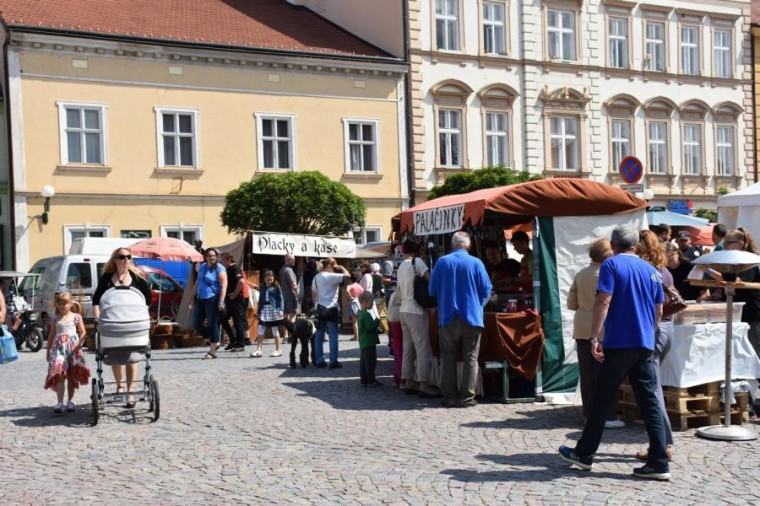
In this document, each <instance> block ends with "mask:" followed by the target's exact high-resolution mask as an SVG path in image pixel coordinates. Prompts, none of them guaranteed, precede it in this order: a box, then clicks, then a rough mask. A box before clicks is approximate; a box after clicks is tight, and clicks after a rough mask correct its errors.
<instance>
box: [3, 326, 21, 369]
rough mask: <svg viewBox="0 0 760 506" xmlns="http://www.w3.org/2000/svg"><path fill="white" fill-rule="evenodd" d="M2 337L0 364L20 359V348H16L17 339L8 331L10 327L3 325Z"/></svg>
mask: <svg viewBox="0 0 760 506" xmlns="http://www.w3.org/2000/svg"><path fill="white" fill-rule="evenodd" d="M2 333H3V335H2V337H0V364H5V363H6V362H13V361H14V360H18V349H16V339H14V337H13V335H11V333H10V332H8V327H6V326H5V325H3V326H2Z"/></svg>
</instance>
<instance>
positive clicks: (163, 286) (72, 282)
mask: <svg viewBox="0 0 760 506" xmlns="http://www.w3.org/2000/svg"><path fill="white" fill-rule="evenodd" d="M109 258H110V255H61V256H55V257H48V258H43V259H41V260H38V261H37V262H36V263H35V264H34V265H33V266H32V268H31V269H30V270H29V272H30V273H32V274H38V276H36V277H29V278H25V279H24V281H23V282H22V283H21V290H22V291H23V292H24V293H32V288H33V289H34V292H35V294H36V296H35V297H34V300H33V301H30V304H32V308H33V310H34V311H35V312H38V313H39V314H40V315H41V317H42V319H43V321H44V322H45V323H47V322H48V317H49V313H50V312H51V311H52V302H53V296H54V295H55V294H56V293H58V292H64V291H69V292H71V293H72V295H73V296H74V298H75V299H77V300H79V301H80V302H81V303H82V315H83V316H84V318H85V321H90V320H91V319H92V296H93V294H94V293H95V289H96V288H97V286H98V280H99V279H100V275H101V273H102V272H103V268H104V267H105V265H106V263H107V262H108V259H109ZM137 267H138V268H139V269H141V270H142V271H143V272H144V273H145V275H146V277H147V278H148V280H149V283H150V285H151V289H152V291H153V292H154V294H153V297H152V299H153V301H152V303H151V312H152V314H153V316H154V317H155V315H156V311H157V309H158V293H159V290H163V292H162V295H161V316H168V317H170V318H173V317H174V315H175V314H176V312H177V310H178V308H179V305H180V303H181V300H182V292H183V288H182V286H180V284H179V283H177V282H176V281H175V280H174V279H173V278H172V277H171V276H169V275H168V274H166V273H165V272H164V271H162V270H161V269H155V268H152V267H147V266H137ZM165 304H166V306H164V305H165ZM45 330H46V331H47V326H46V329H45Z"/></svg>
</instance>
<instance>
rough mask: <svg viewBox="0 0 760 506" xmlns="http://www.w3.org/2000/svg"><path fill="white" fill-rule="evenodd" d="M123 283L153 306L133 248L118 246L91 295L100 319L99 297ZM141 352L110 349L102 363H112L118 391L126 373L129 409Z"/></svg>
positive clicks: (132, 406)
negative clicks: (138, 292)
mask: <svg viewBox="0 0 760 506" xmlns="http://www.w3.org/2000/svg"><path fill="white" fill-rule="evenodd" d="M120 286H132V287H135V288H137V289H138V290H140V293H142V294H143V295H144V296H145V305H146V306H148V305H150V287H149V286H148V282H147V281H146V280H145V276H144V275H143V273H142V272H141V271H140V270H139V269H137V267H135V266H134V265H133V264H132V250H131V249H129V248H116V249H115V250H114V251H113V253H111V258H110V259H109V260H108V263H107V264H106V266H105V267H104V268H103V275H102V276H100V280H98V287H97V289H96V290H95V294H94V295H93V296H92V312H93V316H94V317H95V321H96V322H97V321H98V319H99V318H100V298H101V297H102V296H103V294H104V293H105V291H106V290H108V289H109V288H114V287H120ZM140 360H142V355H141V354H140V353H136V352H134V353H133V352H128V351H127V352H121V351H112V352H108V355H106V356H105V358H104V359H103V362H105V363H106V364H107V365H110V366H111V369H112V370H113V377H114V379H115V380H116V393H117V394H118V393H120V392H122V391H123V390H122V381H123V378H124V369H125V367H126V373H127V395H128V398H127V409H132V408H134V407H135V400H134V399H133V398H132V396H131V393H132V391H133V389H134V381H135V378H137V373H138V371H139V369H140Z"/></svg>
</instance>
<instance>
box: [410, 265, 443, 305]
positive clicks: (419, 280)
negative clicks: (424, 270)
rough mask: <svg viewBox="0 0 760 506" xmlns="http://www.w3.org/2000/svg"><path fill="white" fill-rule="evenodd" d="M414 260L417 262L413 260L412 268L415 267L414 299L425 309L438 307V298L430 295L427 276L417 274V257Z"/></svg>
mask: <svg viewBox="0 0 760 506" xmlns="http://www.w3.org/2000/svg"><path fill="white" fill-rule="evenodd" d="M414 260H415V262H412V268H413V269H414V300H415V301H416V302H417V304H419V305H420V306H422V307H423V308H424V309H430V308H434V307H438V300H437V299H436V298H435V297H433V296H432V295H430V291H429V283H428V280H427V279H425V276H419V275H418V274H417V269H416V267H415V263H416V261H417V259H416V258H415V259H414Z"/></svg>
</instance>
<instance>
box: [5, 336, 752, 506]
mask: <svg viewBox="0 0 760 506" xmlns="http://www.w3.org/2000/svg"><path fill="white" fill-rule="evenodd" d="M346 337H347V336H342V338H341V353H342V356H341V358H342V361H343V363H344V364H345V367H344V368H343V369H335V370H331V369H315V368H312V367H309V368H307V369H296V370H293V369H290V368H288V367H287V359H286V357H284V356H283V357H280V358H269V357H266V355H268V352H269V351H271V349H272V346H271V345H269V346H268V349H266V350H265V351H266V353H265V358H259V359H252V358H248V354H247V353H246V354H245V355H243V354H240V353H236V354H233V353H225V352H220V353H219V358H218V359H216V360H199V359H200V357H201V356H202V354H203V349H202V348H190V349H180V350H167V351H158V352H154V361H153V365H154V368H155V376H156V378H157V379H158V380H159V381H160V388H161V411H162V414H161V419H160V420H159V421H158V422H155V423H153V422H151V420H150V419H149V418H148V417H147V413H145V411H144V409H143V410H141V409H138V410H137V416H136V417H135V418H134V419H133V418H132V417H130V416H128V413H127V412H126V410H123V409H119V408H116V407H113V408H109V409H108V410H107V412H106V416H104V417H102V418H101V421H100V424H99V425H97V426H96V427H91V426H90V420H91V410H90V407H89V406H88V405H87V403H88V402H89V388H87V389H83V390H82V391H80V392H79V393H78V394H77V400H78V401H79V402H80V403H81V404H80V409H79V410H78V411H77V412H76V413H72V414H66V415H64V416H61V417H55V416H54V415H53V414H52V410H51V406H52V404H53V403H54V402H53V401H54V399H55V395H54V393H52V392H50V391H44V390H43V389H42V383H43V379H44V376H45V373H46V364H45V361H44V360H45V356H44V351H43V352H40V353H37V354H33V353H27V352H22V353H21V358H20V359H19V360H18V361H17V362H13V363H10V364H5V365H2V366H0V392H2V397H0V398H1V399H2V401H1V402H0V435H1V436H0V465H1V466H2V469H3V472H2V473H1V474H2V476H0V503H2V504H35V505H37V504H74V503H82V504H93V503H96V502H97V503H102V502H103V501H107V503H108V504H148V503H154V504H199V503H204V504H235V503H239V504H367V505H374V504H413V505H416V504H448V505H454V504H497V503H500V504H510V505H513V504H589V505H593V504H626V505H627V504H638V503H642V504H644V503H646V504H700V505H702V504H756V494H757V490H758V487H760V457H759V456H758V455H759V453H760V443H758V441H753V442H748V443H725V442H715V441H706V440H701V439H698V438H696V437H695V434H694V431H693V430H692V431H689V432H681V433H676V448H675V456H674V462H673V464H672V466H671V470H672V473H673V480H672V481H671V482H669V483H662V482H652V481H647V480H638V479H635V478H633V477H632V476H631V471H632V470H633V468H634V467H636V466H637V465H638V463H637V462H636V461H635V459H634V458H632V457H631V455H632V454H633V453H635V452H636V451H637V450H639V449H642V448H643V447H644V442H645V439H646V436H645V434H644V431H643V428H642V426H640V425H629V426H628V427H626V428H624V429H620V430H616V431H607V433H606V434H605V437H604V441H603V444H602V446H601V448H600V451H599V454H598V458H597V460H596V466H595V469H594V471H592V472H583V471H579V470H575V469H571V468H569V467H568V466H567V465H566V464H564V463H563V462H562V461H561V460H560V459H559V457H558V456H557V447H558V446H559V445H560V444H563V443H568V442H570V443H572V441H573V440H576V439H577V438H578V437H579V434H580V428H581V421H582V420H581V416H580V414H579V412H578V409H577V408H576V407H572V406H548V405H545V404H513V405H502V404H480V405H478V406H477V407H474V408H469V409H444V408H442V407H439V404H438V401H437V400H435V399H433V400H427V399H419V398H417V397H416V396H415V397H411V396H406V395H403V394H402V393H400V392H399V391H397V390H395V389H393V388H392V387H391V383H392V379H391V377H390V376H389V375H390V373H391V371H392V362H391V360H392V359H391V358H389V357H387V348H386V347H380V348H379V352H378V354H379V356H380V357H381V358H380V362H379V364H378V373H379V374H380V380H381V381H383V382H384V383H385V386H384V387H383V388H380V389H373V390H367V389H363V388H361V387H360V386H359V384H358V349H357V347H356V344H355V343H353V342H348V341H347V340H346ZM286 355H287V353H286ZM88 360H89V361H90V364H91V367H92V369H93V373H94V359H93V357H92V355H88ZM110 377H111V375H110V372H107V373H106V378H107V379H110ZM138 408H144V404H143V405H140V404H138Z"/></svg>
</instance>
